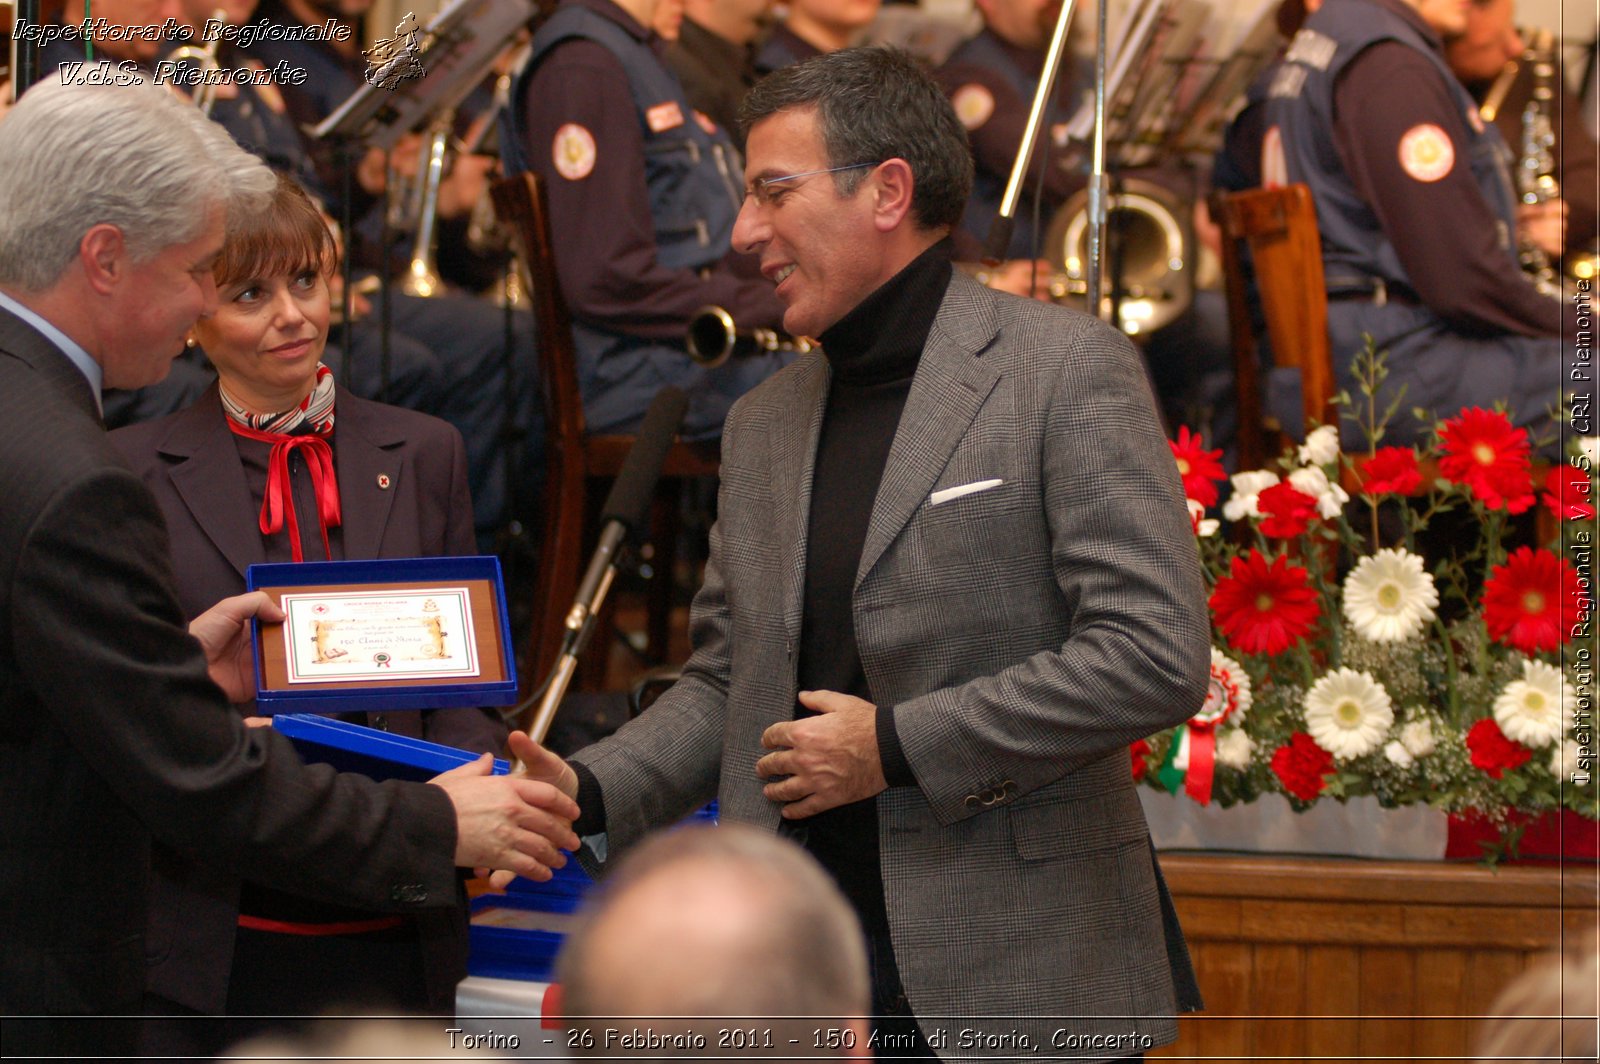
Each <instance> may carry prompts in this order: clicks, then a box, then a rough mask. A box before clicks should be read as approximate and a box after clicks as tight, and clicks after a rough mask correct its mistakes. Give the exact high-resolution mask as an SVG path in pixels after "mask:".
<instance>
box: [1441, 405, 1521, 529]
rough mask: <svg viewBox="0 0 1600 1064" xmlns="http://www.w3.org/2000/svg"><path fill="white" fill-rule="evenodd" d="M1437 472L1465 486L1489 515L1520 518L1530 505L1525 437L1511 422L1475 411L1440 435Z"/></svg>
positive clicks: (1453, 421)
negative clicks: (1500, 513) (1505, 513)
mask: <svg viewBox="0 0 1600 1064" xmlns="http://www.w3.org/2000/svg"><path fill="white" fill-rule="evenodd" d="M1439 450H1440V452H1441V457H1440V458H1439V472H1440V473H1441V474H1443V475H1444V477H1445V478H1446V479H1447V480H1453V481H1455V482H1456V483H1457V484H1461V485H1464V486H1466V487H1467V488H1469V489H1470V490H1471V491H1472V494H1473V495H1475V496H1476V497H1477V498H1478V499H1479V500H1480V501H1481V502H1482V503H1483V504H1484V505H1485V506H1487V507H1489V508H1490V509H1491V510H1500V509H1504V510H1506V511H1508V512H1510V513H1514V514H1520V513H1522V512H1523V511H1524V510H1526V509H1528V507H1530V506H1532V505H1533V468H1532V464H1531V461H1530V458H1529V453H1528V433H1527V431H1526V430H1524V429H1519V428H1515V427H1513V426H1512V424H1511V419H1510V418H1508V417H1506V416H1505V415H1504V414H1497V413H1494V412H1492V411H1489V410H1483V409H1481V408H1479V407H1469V408H1468V409H1466V410H1463V411H1462V412H1461V416H1459V417H1456V418H1453V419H1451V420H1449V421H1446V422H1445V423H1444V425H1443V427H1441V428H1440V430H1439Z"/></svg>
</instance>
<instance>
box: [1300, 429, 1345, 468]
mask: <svg viewBox="0 0 1600 1064" xmlns="http://www.w3.org/2000/svg"><path fill="white" fill-rule="evenodd" d="M1295 454H1296V455H1297V457H1299V459H1300V461H1301V463H1302V464H1303V465H1315V466H1324V465H1327V464H1328V463H1330V462H1333V461H1336V460H1337V459H1338V457H1339V430H1338V429H1337V428H1335V427H1334V426H1332V425H1323V426H1322V427H1321V428H1318V429H1313V430H1312V432H1311V435H1309V436H1307V437H1306V442H1305V443H1302V444H1301V445H1300V449H1299V450H1298V451H1296V452H1295Z"/></svg>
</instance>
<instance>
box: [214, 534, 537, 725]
mask: <svg viewBox="0 0 1600 1064" xmlns="http://www.w3.org/2000/svg"><path fill="white" fill-rule="evenodd" d="M245 580H246V583H247V585H248V586H249V588H250V589H251V590H252V591H254V590H261V591H265V592H267V593H268V594H270V595H271V596H272V597H273V599H274V601H276V602H277V603H278V605H279V606H281V607H282V608H283V610H284V613H285V614H286V615H287V616H286V619H285V620H284V622H283V623H281V624H266V623H262V622H261V621H259V620H257V621H256V622H254V636H255V652H256V702H257V704H258V705H259V706H260V707H261V709H262V710H263V711H264V712H268V713H307V712H320V713H328V712H341V713H342V712H361V711H379V710H384V711H387V710H403V709H440V708H446V707H451V706H502V705H510V704H511V703H513V702H515V701H516V699H517V676H516V661H515V657H514V655H513V654H512V653H511V622H510V618H509V615H508V614H507V611H506V604H505V584H504V582H503V581H502V579H501V576H500V561H499V559H498V558H495V557H493V556H482V557H464V558H383V559H376V560H372V561H347V562H295V563H289V564H274V565H252V566H250V568H249V569H248V570H247V571H246V573H245Z"/></svg>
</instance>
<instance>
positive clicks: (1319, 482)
mask: <svg viewBox="0 0 1600 1064" xmlns="http://www.w3.org/2000/svg"><path fill="white" fill-rule="evenodd" d="M1289 483H1290V484H1292V485H1294V490H1295V491H1298V492H1300V493H1301V494H1302V495H1309V496H1311V497H1312V498H1313V499H1315V500H1317V516H1318V517H1321V518H1322V519H1323V520H1324V521H1331V520H1333V519H1334V518H1335V517H1338V516H1339V511H1340V510H1342V509H1344V504H1345V503H1347V502H1349V501H1350V493H1349V492H1347V491H1345V490H1344V489H1343V488H1341V487H1340V486H1339V485H1337V484H1335V483H1333V482H1331V481H1330V480H1328V474H1326V473H1324V472H1323V471H1322V469H1321V468H1320V467H1318V466H1306V467H1305V468H1304V469H1296V470H1295V471H1294V472H1293V473H1290V474H1289Z"/></svg>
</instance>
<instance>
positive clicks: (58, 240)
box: [0, 78, 274, 292]
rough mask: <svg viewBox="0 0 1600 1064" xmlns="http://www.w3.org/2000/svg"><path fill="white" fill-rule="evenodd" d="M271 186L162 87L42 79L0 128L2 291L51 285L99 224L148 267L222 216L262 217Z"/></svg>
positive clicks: (252, 162)
mask: <svg viewBox="0 0 1600 1064" xmlns="http://www.w3.org/2000/svg"><path fill="white" fill-rule="evenodd" d="M273 183H274V182H273V177H272V172H271V171H270V170H268V169H267V168H266V166H265V165H264V164H263V163H261V162H260V161H259V160H258V159H256V157H255V156H253V155H251V154H249V153H248V152H246V151H245V150H244V149H242V148H240V147H238V146H237V145H236V144H234V142H233V138H232V137H230V136H229V135H228V132H227V130H225V129H223V128H222V127H221V126H220V125H217V124H216V123H214V122H212V121H211V120H210V119H208V118H206V117H205V116H204V115H202V114H201V113H200V112H199V110H198V109H197V108H195V107H194V106H193V105H191V104H187V103H185V102H183V101H182V100H180V99H178V98H177V97H176V96H174V95H173V94H172V93H171V92H170V91H168V90H167V89H163V88H160V87H158V86H155V85H152V84H148V83H140V84H122V85H101V86H80V85H72V84H67V83H64V82H62V81H61V80H60V79H58V78H47V79H46V80H44V81H42V82H40V83H39V84H37V85H35V86H34V87H33V88H31V89H29V90H28V92H26V93H25V94H24V95H23V97H22V99H21V100H20V101H19V102H18V103H17V105H16V106H15V107H14V108H12V110H11V112H10V113H9V114H8V115H7V116H6V118H5V120H4V121H0V284H10V285H15V286H17V287H19V288H21V289H23V290H25V291H31V292H39V291H43V290H45V289H47V288H49V287H51V286H52V285H53V284H55V283H56V282H57V281H59V280H60V279H61V276H62V274H63V273H64V272H65V270H66V268H67V265H68V263H70V262H71V261H72V258H73V256H74V255H76V254H77V252H78V245H79V243H80V242H81V241H82V239H83V234H84V233H86V232H87V231H88V230H89V229H90V228H91V227H93V226H96V225H100V224H102V223H105V224H110V225H114V226H116V227H117V228H118V229H120V230H121V231H122V236H123V239H124V240H125V241H126V243H127V247H128V251H129V254H130V255H131V256H132V257H133V260H134V261H135V262H142V261H145V260H147V259H150V258H152V257H154V256H155V255H156V254H157V253H158V252H160V251H161V250H162V249H163V248H167V247H171V246H172V245H174V244H182V243H186V242H187V241H190V240H193V239H195V238H196V237H197V236H199V235H200V233H201V232H202V231H203V230H204V228H205V224H206V220H207V219H206V216H207V213H208V212H209V211H211V210H213V209H215V208H216V207H222V208H223V209H224V210H225V211H226V212H227V214H228V217H229V219H230V221H231V220H232V219H235V218H238V217H241V216H243V215H246V214H248V213H251V212H254V211H259V210H261V209H263V208H264V207H265V206H266V203H267V200H268V199H269V198H270V196H271V194H272V189H273Z"/></svg>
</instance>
